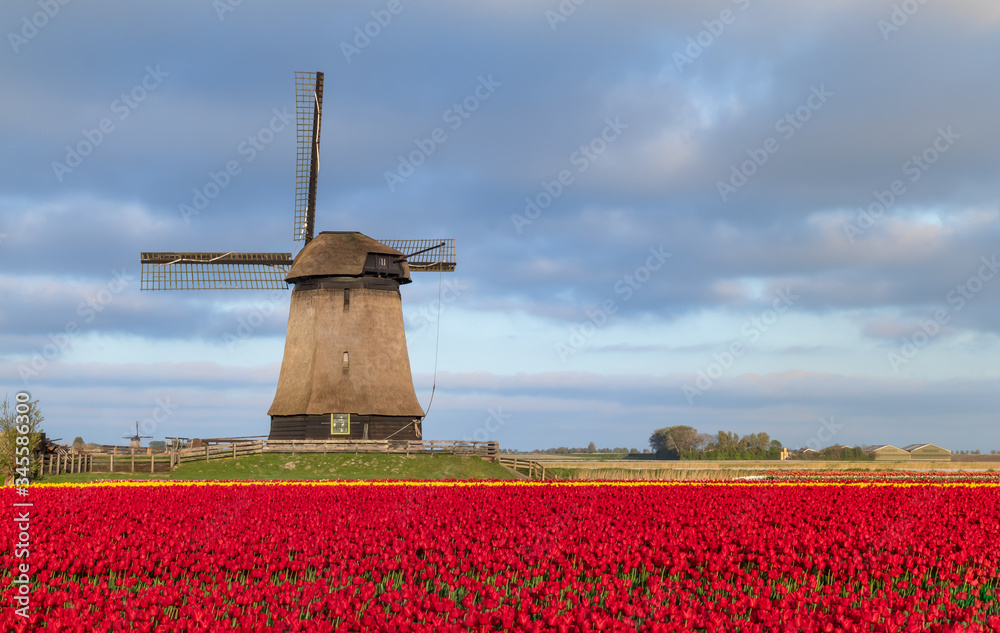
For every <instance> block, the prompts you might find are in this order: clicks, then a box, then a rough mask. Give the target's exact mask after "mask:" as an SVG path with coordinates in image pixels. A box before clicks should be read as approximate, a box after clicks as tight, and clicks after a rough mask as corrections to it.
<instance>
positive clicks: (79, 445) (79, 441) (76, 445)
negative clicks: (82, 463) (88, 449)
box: [73, 436, 86, 453]
mask: <svg viewBox="0 0 1000 633" xmlns="http://www.w3.org/2000/svg"><path fill="white" fill-rule="evenodd" d="M85 444H86V442H84V441H83V438H82V437H79V436H77V438H76V439H75V440H73V452H74V453H79V452H80V451H81V450H83V447H84V445H85Z"/></svg>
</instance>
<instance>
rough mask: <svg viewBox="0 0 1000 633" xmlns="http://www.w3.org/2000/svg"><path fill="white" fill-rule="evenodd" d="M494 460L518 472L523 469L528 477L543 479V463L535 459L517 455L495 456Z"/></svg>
mask: <svg viewBox="0 0 1000 633" xmlns="http://www.w3.org/2000/svg"><path fill="white" fill-rule="evenodd" d="M496 462H497V463H498V464H500V465H501V466H506V467H507V468H510V469H511V470H513V471H514V472H518V473H519V472H521V471H522V470H523V471H524V474H525V475H527V476H528V479H539V480H542V481H544V480H545V465H544V464H540V463H538V462H536V461H533V460H530V459H523V458H517V457H497V460H496Z"/></svg>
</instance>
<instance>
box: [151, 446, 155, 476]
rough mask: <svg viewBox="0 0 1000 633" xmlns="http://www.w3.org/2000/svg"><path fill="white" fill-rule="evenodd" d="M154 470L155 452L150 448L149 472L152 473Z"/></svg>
mask: <svg viewBox="0 0 1000 633" xmlns="http://www.w3.org/2000/svg"><path fill="white" fill-rule="evenodd" d="M155 472H156V453H154V452H153V450H152V449H150V451H149V473H150V474H153V473H155Z"/></svg>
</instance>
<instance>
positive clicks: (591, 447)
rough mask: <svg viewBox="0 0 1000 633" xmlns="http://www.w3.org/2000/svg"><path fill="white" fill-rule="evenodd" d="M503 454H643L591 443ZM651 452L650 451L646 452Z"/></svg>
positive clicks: (635, 449)
mask: <svg viewBox="0 0 1000 633" xmlns="http://www.w3.org/2000/svg"><path fill="white" fill-rule="evenodd" d="M500 452H501V453H508V454H511V455H516V454H520V453H537V454H541V455H574V454H577V455H578V454H581V453H593V454H598V453H600V454H615V455H630V454H631V455H635V454H638V453H641V452H642V451H640V450H639V449H637V448H625V447H618V448H597V446H596V445H595V444H594V443H593V442H591V443H590V444H589V445H588V446H587V447H586V448H568V447H566V446H560V447H559V448H540V449H537V450H532V451H519V450H517V449H516V448H501V449H500ZM646 452H647V453H648V452H649V451H648V450H647V451H646Z"/></svg>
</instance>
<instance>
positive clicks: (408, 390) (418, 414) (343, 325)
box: [141, 72, 455, 440]
mask: <svg viewBox="0 0 1000 633" xmlns="http://www.w3.org/2000/svg"><path fill="white" fill-rule="evenodd" d="M295 88H296V89H295V92H296V114H297V128H298V147H297V157H296V185H295V220H294V238H295V240H296V241H301V242H305V246H304V247H303V248H302V250H301V251H300V252H299V253H298V255H297V256H296V257H295V258H294V259H293V258H292V255H291V253H237V252H232V251H230V252H219V253H142V285H141V288H142V290H209V289H275V288H287V287H288V286H287V284H293V285H294V286H295V289H294V290H293V292H292V298H291V307H290V309H289V314H288V331H287V335H286V338H285V355H284V358H283V359H282V362H281V374H280V376H279V378H278V388H277V392H276V394H275V396H274V402H273V403H272V404H271V408H270V410H269V411H268V415H270V416H271V432H270V435H269V437H270V438H271V439H388V438H392V439H399V440H404V439H420V438H421V437H422V429H421V422H422V420H423V417H424V411H423V409H421V407H420V404H419V403H418V402H417V396H416V393H415V392H414V390H413V379H412V377H411V374H410V360H409V356H408V355H407V351H406V335H405V333H404V331H403V310H402V304H401V303H400V294H399V286H400V285H402V284H407V283H410V273H411V272H418V271H420V272H423V271H442V272H451V271H453V270H455V240H453V239H419V240H374V239H372V238H370V237H368V236H366V235H362V234H361V233H357V232H344V231H328V232H322V233H320V234H319V235H316V236H315V238H314V237H313V226H314V220H315V215H316V179H317V176H318V174H319V148H320V143H319V140H320V123H321V119H322V114H323V73H302V72H297V73H295Z"/></svg>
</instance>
